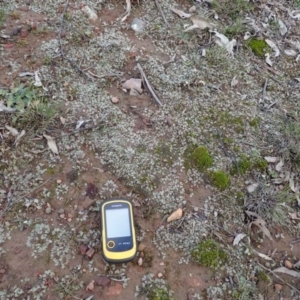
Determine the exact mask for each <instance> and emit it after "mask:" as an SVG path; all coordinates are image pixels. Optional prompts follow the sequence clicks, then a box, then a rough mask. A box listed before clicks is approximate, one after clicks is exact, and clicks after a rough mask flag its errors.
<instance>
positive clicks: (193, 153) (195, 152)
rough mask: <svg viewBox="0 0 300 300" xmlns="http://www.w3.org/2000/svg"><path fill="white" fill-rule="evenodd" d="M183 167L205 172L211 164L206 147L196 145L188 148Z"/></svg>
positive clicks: (211, 160)
mask: <svg viewBox="0 0 300 300" xmlns="http://www.w3.org/2000/svg"><path fill="white" fill-rule="evenodd" d="M184 156H185V163H184V164H185V167H186V168H187V169H189V168H191V167H195V168H197V169H198V170H199V171H205V170H206V169H208V168H209V167H211V166H212V164H213V159H212V157H211V155H210V154H209V152H208V150H207V148H206V147H199V146H198V145H193V146H189V147H188V148H187V149H186V151H185V155H184Z"/></svg>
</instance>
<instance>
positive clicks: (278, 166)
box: [275, 159, 284, 172]
mask: <svg viewBox="0 0 300 300" xmlns="http://www.w3.org/2000/svg"><path fill="white" fill-rule="evenodd" d="M283 165H284V160H283V159H281V160H280V162H279V163H278V164H277V165H276V167H275V170H276V171H277V172H280V171H281V169H282V167H283Z"/></svg>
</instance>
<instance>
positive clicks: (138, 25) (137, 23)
mask: <svg viewBox="0 0 300 300" xmlns="http://www.w3.org/2000/svg"><path fill="white" fill-rule="evenodd" d="M145 25H146V23H145V22H144V21H142V20H141V19H138V18H134V19H133V20H132V23H131V28H132V29H133V30H134V31H136V32H142V31H143V30H144V28H145Z"/></svg>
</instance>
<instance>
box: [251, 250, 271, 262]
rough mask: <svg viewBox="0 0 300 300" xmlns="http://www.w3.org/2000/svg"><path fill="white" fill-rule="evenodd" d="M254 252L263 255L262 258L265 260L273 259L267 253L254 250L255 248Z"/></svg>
mask: <svg viewBox="0 0 300 300" xmlns="http://www.w3.org/2000/svg"><path fill="white" fill-rule="evenodd" d="M253 252H254V253H255V254H257V255H258V256H259V257H261V258H263V259H265V260H273V259H272V258H271V257H270V256H268V255H265V254H263V253H260V252H258V251H256V250H254V249H253Z"/></svg>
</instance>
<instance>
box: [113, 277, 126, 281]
mask: <svg viewBox="0 0 300 300" xmlns="http://www.w3.org/2000/svg"><path fill="white" fill-rule="evenodd" d="M110 279H111V280H113V281H120V282H126V281H128V280H129V279H130V278H124V279H116V278H112V277H110Z"/></svg>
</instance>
